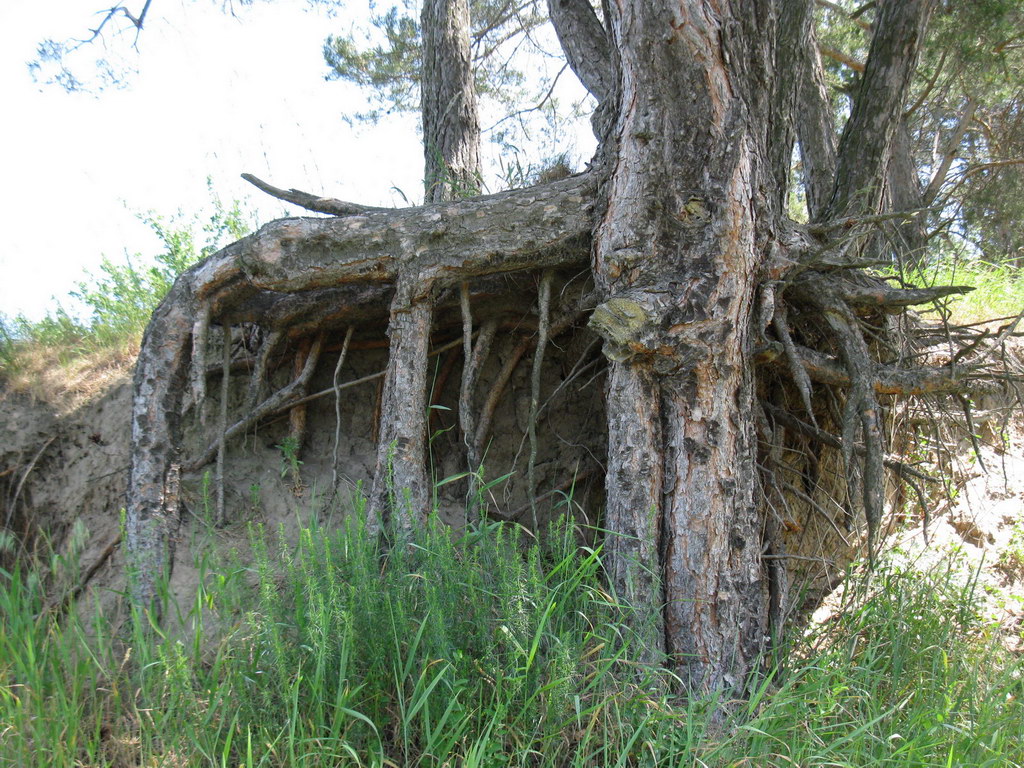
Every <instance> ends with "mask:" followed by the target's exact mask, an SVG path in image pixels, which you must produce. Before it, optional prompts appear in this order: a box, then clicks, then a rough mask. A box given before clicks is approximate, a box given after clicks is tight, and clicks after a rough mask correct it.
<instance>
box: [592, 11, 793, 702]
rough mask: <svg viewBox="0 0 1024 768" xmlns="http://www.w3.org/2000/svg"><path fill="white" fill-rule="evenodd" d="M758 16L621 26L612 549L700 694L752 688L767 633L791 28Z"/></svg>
mask: <svg viewBox="0 0 1024 768" xmlns="http://www.w3.org/2000/svg"><path fill="white" fill-rule="evenodd" d="M756 6H757V7H756V8H751V9H748V10H746V11H744V12H743V14H742V18H741V17H732V16H731V14H730V13H729V11H727V10H723V11H722V12H721V14H720V15H716V14H715V13H714V12H712V11H711V10H709V9H708V7H707V6H705V4H703V3H700V2H684V3H681V4H680V3H672V2H667V1H666V2H650V3H631V4H626V5H624V6H621V7H613V8H612V15H611V29H612V35H613V39H614V42H615V44H616V46H617V48H618V50H619V53H620V57H621V73H622V74H621V79H620V89H621V102H620V103H621V105H622V106H621V110H620V114H619V119H618V125H617V139H618V156H617V158H616V160H615V165H614V168H613V170H612V175H611V179H610V181H609V185H608V203H607V210H606V212H605V215H604V217H603V219H602V220H601V222H600V224H599V225H598V229H597V237H596V246H595V270H596V275H597V278H598V280H599V281H600V284H601V287H602V288H603V290H604V291H605V292H606V295H607V298H606V300H605V302H604V304H603V305H602V306H601V307H599V308H598V310H597V311H596V312H595V313H594V317H593V319H592V321H591V325H592V327H594V328H596V329H597V330H598V331H599V332H600V333H601V334H602V335H603V336H604V337H605V339H606V354H608V356H609V357H610V358H611V359H612V361H613V362H612V371H611V375H610V379H609V392H608V408H609V414H608V422H609V445H608V455H609V461H610V467H609V475H608V506H607V519H606V528H607V529H608V530H609V531H611V532H614V533H610V534H609V541H608V543H607V544H606V549H607V557H608V560H609V570H610V573H611V578H612V582H613V584H614V586H615V587H616V588H617V589H618V590H619V592H620V593H621V594H623V595H624V596H626V597H628V598H629V599H631V600H633V601H635V602H636V603H638V604H640V605H646V606H658V605H660V604H662V603H663V604H664V614H663V619H662V621H663V623H661V625H660V626H659V627H658V628H657V629H656V630H655V633H656V634H657V635H658V640H656V641H654V642H655V643H657V645H658V646H661V642H660V638H661V637H663V638H664V646H663V647H664V650H665V651H666V652H667V653H668V655H669V658H670V661H671V663H672V665H673V667H674V668H675V669H676V670H677V671H678V672H679V674H680V676H681V677H682V679H683V681H684V682H685V684H686V685H687V688H688V689H690V690H693V691H698V690H710V689H716V688H720V687H723V686H733V685H736V684H738V683H741V682H742V681H743V679H744V677H745V674H746V673H747V672H748V671H749V670H750V667H751V664H752V663H753V661H754V659H755V658H756V656H757V654H758V652H759V651H760V650H761V645H762V642H763V639H764V638H765V636H766V634H767V606H768V602H767V599H766V593H767V589H766V584H765V578H764V574H763V573H762V568H761V562H760V552H761V527H762V521H761V516H760V511H759V509H758V506H757V504H756V503H755V489H756V475H755V471H754V467H755V463H754V457H755V449H756V440H755V435H754V427H753V420H752V413H753V407H752V406H753V379H752V367H751V365H750V352H751V341H752V332H753V327H752V312H753V310H754V308H755V301H754V297H755V289H756V287H757V284H758V275H759V272H760V269H761V264H762V262H763V261H764V256H763V253H764V249H765V242H766V240H767V236H768V232H769V228H770V226H771V224H772V223H773V222H772V217H773V216H774V215H776V214H777V211H776V210H775V209H773V208H772V203H773V201H772V200H771V199H769V198H768V197H765V196H763V195H759V194H758V190H759V189H766V188H771V186H770V185H769V182H771V183H772V184H774V180H771V179H769V178H766V177H767V176H768V175H769V174H770V173H771V170H770V169H771V163H770V162H768V161H767V160H768V155H767V152H766V148H765V146H764V138H763V137H764V133H763V126H764V125H765V124H766V121H767V120H768V118H769V107H770V103H769V102H770V99H768V98H767V97H766V95H765V94H768V93H770V92H771V87H772V80H771V75H772V72H771V71H770V62H772V61H773V57H774V50H773V48H772V45H773V43H774V28H773V26H772V25H773V24H774V19H773V18H772V14H771V13H770V8H771V3H757V4H756ZM682 93H686V94H687V97H686V98H684V99H679V98H675V95H676V94H682ZM771 197H772V198H775V199H778V198H777V196H776V195H774V194H773V195H772V196H771ZM637 422H640V424H638V423H637ZM659 580H660V581H661V588H662V590H663V593H662V594H661V595H659V594H657V593H652V591H653V589H654V585H655V584H657V583H658V581H659Z"/></svg>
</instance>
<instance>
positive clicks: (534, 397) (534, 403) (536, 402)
mask: <svg viewBox="0 0 1024 768" xmlns="http://www.w3.org/2000/svg"><path fill="white" fill-rule="evenodd" d="M551 278H552V275H551V271H550V270H547V271H546V272H544V274H543V275H542V276H541V279H540V294H539V296H538V299H537V307H538V308H537V316H538V318H539V325H538V328H537V347H536V349H535V350H534V352H533V372H532V375H531V376H530V421H529V424H528V426H527V432H528V434H529V436H530V459H529V461H528V462H527V465H526V477H527V487H526V493H527V495H528V498H529V500H530V516H531V522H532V524H533V530H534V531H536V530H537V478H536V469H537V410H538V408H539V407H540V373H541V366H542V365H543V363H544V349H545V347H547V344H548V330H549V325H550V321H551Z"/></svg>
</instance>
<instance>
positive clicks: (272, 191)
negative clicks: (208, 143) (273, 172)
mask: <svg viewBox="0 0 1024 768" xmlns="http://www.w3.org/2000/svg"><path fill="white" fill-rule="evenodd" d="M242 178H243V179H245V180H246V181H248V182H249V183H250V184H252V185H253V186H254V187H256V189H258V190H260V191H261V192H266V193H267V194H268V195H270V196H271V197H276V198H277V199H278V200H284V201H285V202H286V203H292V204H293V205H297V206H299V207H300V208H305V209H306V210H307V211H313V212H315V213H329V214H331V215H332V216H356V215H359V214H363V213H372V212H374V211H386V210H388V209H387V208H376V207H374V206H371V205H360V204H359V203H346V202H345V201H343V200H335V199H334V198H333V197H319V196H317V195H314V194H311V193H309V192H303V191H302V190H299V189H280V188H278V187H275V186H273V185H271V184H268V183H267V182H265V181H263V180H262V179H258V178H256V177H255V176H253V175H252V174H251V173H243V174H242Z"/></svg>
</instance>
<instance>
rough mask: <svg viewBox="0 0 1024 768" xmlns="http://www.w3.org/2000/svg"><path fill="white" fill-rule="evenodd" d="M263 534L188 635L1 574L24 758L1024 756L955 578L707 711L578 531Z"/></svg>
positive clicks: (0, 629)
mask: <svg viewBox="0 0 1024 768" xmlns="http://www.w3.org/2000/svg"><path fill="white" fill-rule="evenodd" d="M352 519H353V521H354V520H355V519H356V518H355V516H353V518H352ZM252 536H253V541H252V545H253V553H254V557H253V560H252V563H251V565H242V564H241V563H240V562H238V560H237V558H234V559H232V558H228V559H226V560H225V561H224V562H223V563H222V564H220V565H218V566H216V567H214V565H213V560H212V559H210V558H207V559H205V560H203V562H202V563H200V570H201V572H202V576H203V579H202V586H201V588H200V591H199V594H198V595H197V596H196V601H195V603H194V604H193V606H192V607H191V609H190V610H187V611H185V616H184V617H183V618H184V620H185V623H186V624H190V625H191V631H190V632H189V633H188V634H187V635H183V636H179V637H172V636H169V635H164V634H160V633H159V632H158V631H155V629H154V628H152V627H150V626H148V625H147V624H146V622H145V620H144V619H141V618H138V617H137V618H136V620H135V622H134V624H132V627H133V629H131V630H130V631H129V632H127V636H128V639H127V640H126V641H124V640H122V641H117V640H116V639H115V635H114V633H113V632H112V631H111V628H110V627H109V625H107V624H106V623H105V621H104V620H103V618H102V616H100V615H98V614H97V615H96V616H95V617H93V618H92V619H91V620H90V622H88V624H87V623H86V621H85V619H84V615H85V614H84V612H82V611H79V612H77V613H75V612H72V613H70V614H69V615H67V616H66V617H65V618H63V619H58V617H57V615H56V614H55V613H53V612H47V611H46V610H45V599H44V595H43V591H44V590H43V589H42V584H43V581H44V580H41V579H39V578H36V577H34V576H33V575H32V574H28V573H26V572H25V571H23V570H21V569H20V568H19V567H15V568H14V570H13V571H10V572H7V571H5V572H3V573H0V611H2V612H0V764H4V763H5V761H6V763H7V764H10V765H17V766H26V768H30V767H31V766H44V765H45V766H64V765H66V766H75V765H83V766H118V767H120V766H128V765H132V766H137V765H144V766H149V765H154V766H155V765H171V766H231V768H236V767H237V766H246V767H247V768H248V767H250V766H282V767H283V766H288V767H289V768H292V767H293V766H298V767H301V768H319V767H320V766H325V767H326V766H331V767H334V766H380V767H381V768H383V767H384V766H444V765H450V766H487V767H489V766H494V767H495V768H498V767H501V768H504V767H505V766H531V767H532V766H652V768H653V767H655V766H659V767H660V766H722V767H723V768H724V767H725V766H739V765H758V766H761V765H764V766H775V765H778V766H783V765H785V766H791V765H800V766H869V765H871V766H874V765H879V766H881V765H899V766H914V765H921V766H933V765H934V766H957V765H959V766H968V765H969V766H985V765H992V766H996V765H999V766H1011V767H1012V766H1019V765H1024V747H1022V745H1021V729H1020V723H1021V722H1022V721H1024V705H1022V700H1024V683H1022V681H1021V672H1022V669H1021V665H1020V662H1019V660H1014V659H1012V658H1010V657H1008V656H1007V655H1006V654H1005V653H1004V652H1002V651H1001V649H1000V646H999V645H998V643H996V642H995V639H994V634H993V632H992V630H991V628H990V627H987V626H985V625H984V624H983V623H982V622H981V620H980V619H979V618H978V615H979V614H978V612H977V611H975V610H974V602H973V592H972V590H973V582H971V581H970V580H968V582H967V583H966V584H964V582H963V580H958V579H957V578H954V575H953V574H952V573H951V572H949V571H938V572H933V573H927V574H922V573H920V572H916V571H911V570H899V569H897V568H895V567H889V568H883V569H882V570H881V571H879V572H878V573H877V574H876V575H875V576H873V577H872V578H871V579H870V580H868V581H867V582H866V584H862V585H861V586H859V587H856V588H853V587H851V588H848V590H847V595H848V597H847V599H846V601H845V604H844V605H843V606H841V608H840V609H839V610H837V612H836V614H835V615H836V618H835V619H834V620H833V621H829V622H826V623H825V624H823V625H821V626H819V627H817V628H816V629H814V630H813V631H811V632H809V633H807V634H806V635H803V636H800V637H798V638H796V639H795V640H794V641H793V643H792V647H791V648H790V649H789V650H790V659H791V660H790V661H788V662H787V663H785V664H784V665H783V666H781V667H778V668H775V669H774V670H772V671H771V672H770V673H769V674H767V675H766V676H765V678H764V679H763V680H762V681H761V683H760V685H759V687H757V688H756V690H755V692H754V694H753V695H752V696H751V698H750V699H749V700H746V701H743V702H726V701H723V700H721V699H720V698H714V697H713V698H711V699H706V700H701V699H691V700H689V701H686V700H683V699H682V698H680V697H678V696H677V695H676V694H675V693H674V691H673V687H672V683H673V679H672V676H671V675H670V674H669V673H667V672H665V671H662V670H657V669H652V668H649V667H645V666H644V665H642V664H640V663H638V662H636V661H635V659H637V658H639V657H640V656H641V651H642V649H639V648H637V647H636V646H635V644H634V640H633V637H634V636H633V635H632V634H631V632H630V631H629V629H628V626H629V625H630V620H631V619H632V613H631V612H630V610H629V608H627V607H626V606H623V605H621V604H620V603H619V602H618V601H616V600H615V598H614V596H612V595H610V594H609V593H608V592H607V591H606V590H605V588H604V587H602V582H601V564H600V551H599V550H594V549H590V548H587V547H582V546H580V545H579V544H578V537H577V535H576V532H575V531H574V530H573V529H572V528H571V527H567V526H556V527H555V528H553V529H552V530H551V531H550V532H549V533H548V535H547V536H546V537H545V538H544V539H543V540H542V541H529V542H528V541H527V540H525V539H524V538H523V536H524V534H523V533H522V532H521V531H519V529H516V528H513V527H508V526H499V525H484V526H481V527H480V528H478V529H475V530H472V531H469V532H467V533H465V534H463V535H460V534H456V533H454V532H453V531H451V530H450V529H448V528H447V527H445V526H443V525H442V524H441V523H439V522H438V521H437V520H433V521H431V522H430V523H429V524H428V525H427V526H425V527H424V528H423V529H422V530H420V531H418V532H416V533H415V535H414V537H413V541H412V543H411V545H410V546H409V547H408V548H407V549H401V550H398V549H392V550H391V551H390V552H382V551H381V549H380V547H379V544H378V542H377V540H376V539H375V538H372V537H370V536H368V535H367V533H366V531H365V529H364V528H363V527H362V526H360V525H358V524H357V523H355V522H351V523H349V524H347V525H345V526H343V527H342V528H341V529H340V530H336V531H331V530H327V529H325V528H322V527H319V526H315V525H314V526H310V527H307V528H304V529H302V530H301V531H300V533H299V538H298V542H297V544H292V545H290V544H287V543H285V541H284V536H283V535H279V536H273V537H268V536H266V535H265V534H264V532H263V531H261V530H259V529H254V531H253V535H252ZM210 616H215V617H216V619H217V620H216V622H210V621H209V618H210ZM213 626H217V627H219V629H217V630H214V629H213V628H212V627H213ZM122 634H125V633H122Z"/></svg>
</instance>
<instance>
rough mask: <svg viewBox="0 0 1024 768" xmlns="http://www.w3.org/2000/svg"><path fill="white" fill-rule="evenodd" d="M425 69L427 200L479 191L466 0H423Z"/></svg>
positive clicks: (477, 133)
mask: <svg viewBox="0 0 1024 768" xmlns="http://www.w3.org/2000/svg"><path fill="white" fill-rule="evenodd" d="M420 30H421V33H422V35H423V71H422V73H421V76H420V90H421V93H420V99H421V110H422V117H423V157H424V176H423V183H424V186H425V187H426V191H425V196H424V200H423V201H424V202H425V203H440V202H442V201H445V200H453V199H455V198H459V197H468V196H472V195H477V194H479V193H480V182H481V177H480V123H479V118H478V117H477V108H476V90H475V89H474V86H473V70H472V67H471V60H470V52H469V8H468V6H467V3H466V0H425V2H424V3H423V12H422V14H421V22H420Z"/></svg>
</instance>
